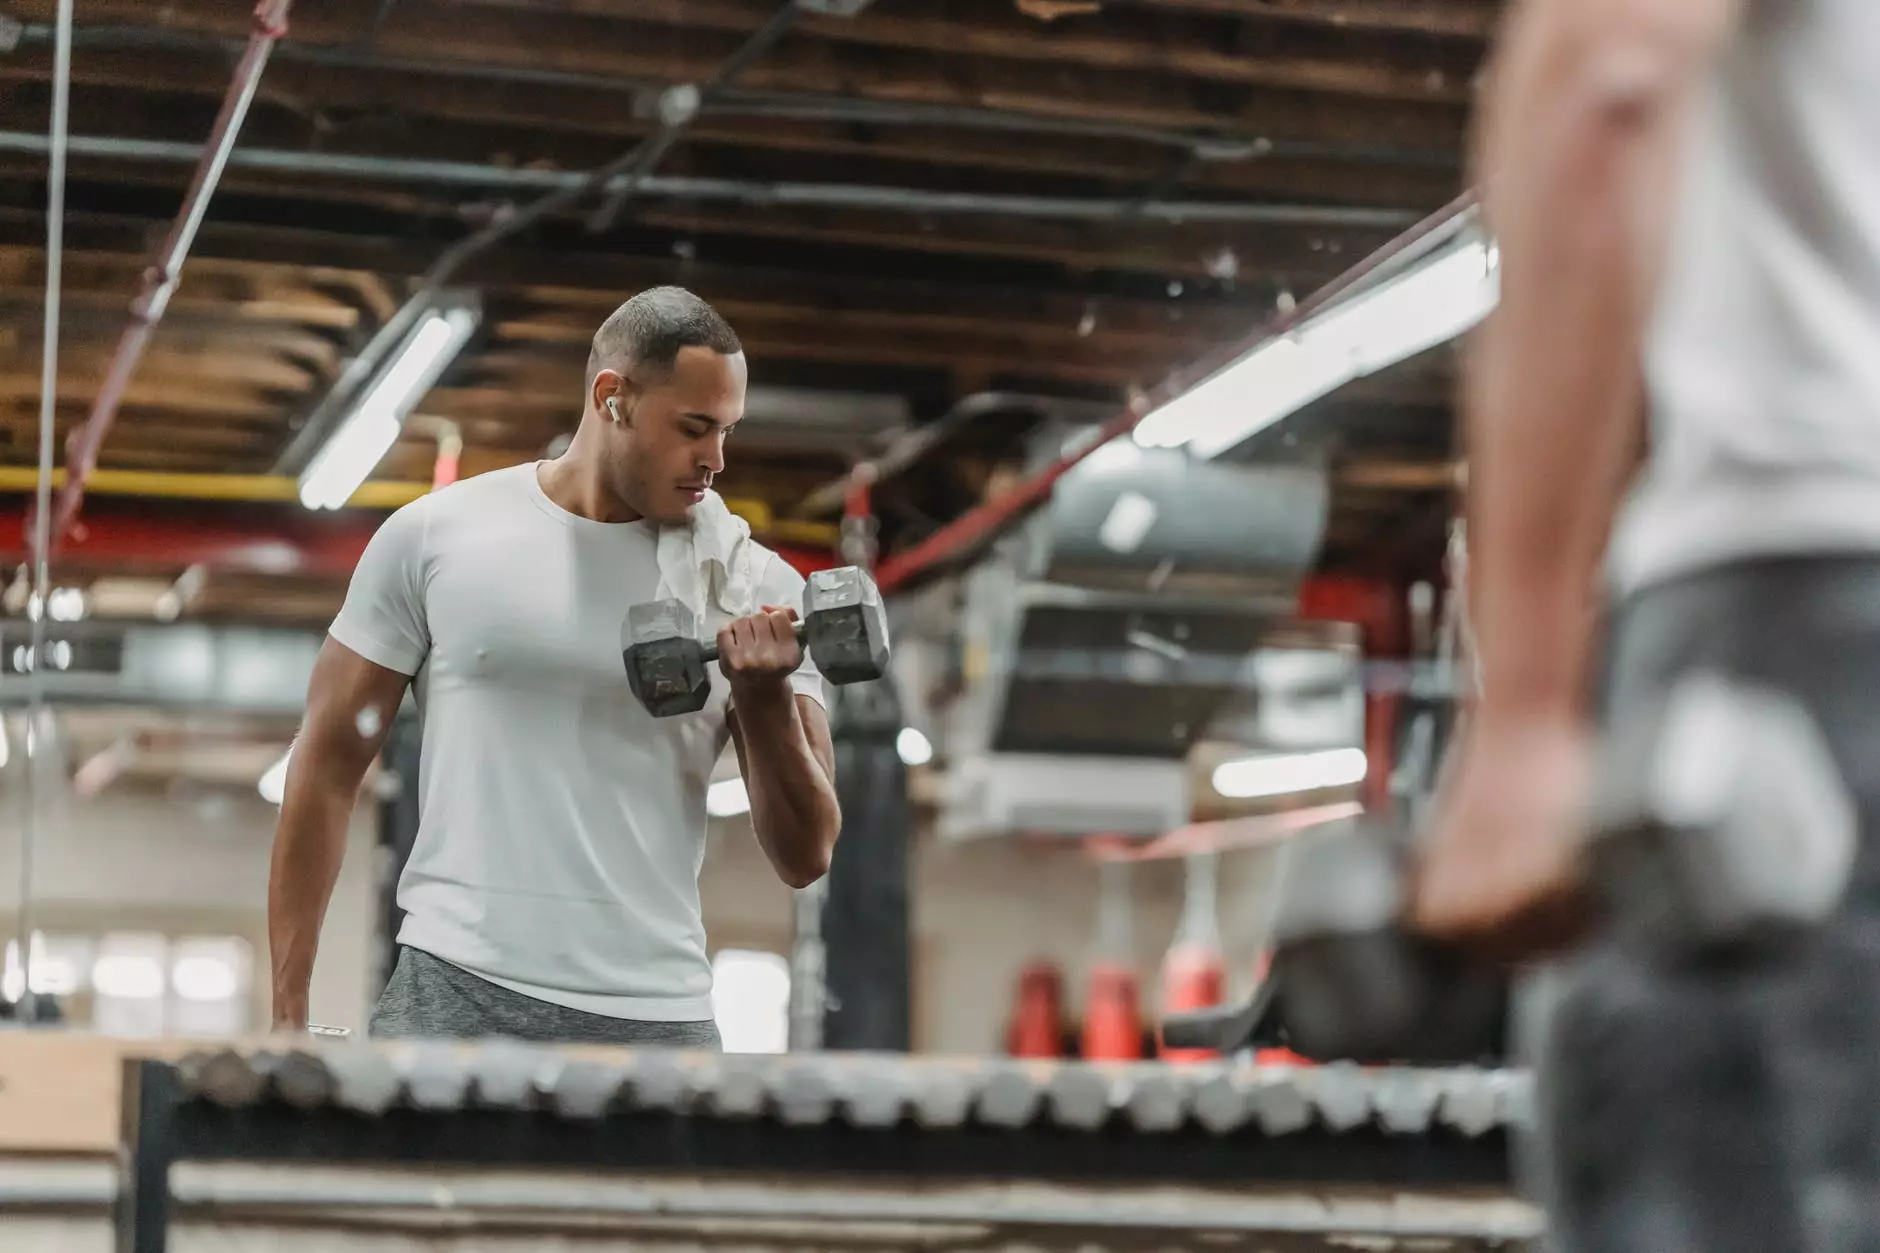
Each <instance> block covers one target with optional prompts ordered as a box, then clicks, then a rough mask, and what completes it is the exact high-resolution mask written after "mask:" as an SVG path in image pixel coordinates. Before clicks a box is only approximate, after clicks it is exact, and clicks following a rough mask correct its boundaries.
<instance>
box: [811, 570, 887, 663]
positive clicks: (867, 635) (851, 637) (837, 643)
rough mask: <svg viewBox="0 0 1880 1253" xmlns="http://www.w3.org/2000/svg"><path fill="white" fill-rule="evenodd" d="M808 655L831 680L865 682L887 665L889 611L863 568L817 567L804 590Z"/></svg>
mask: <svg viewBox="0 0 1880 1253" xmlns="http://www.w3.org/2000/svg"><path fill="white" fill-rule="evenodd" d="M803 620H804V622H805V624H806V627H807V629H806V631H805V634H806V635H807V637H808V642H809V655H810V656H811V657H813V658H815V660H816V668H817V669H818V670H820V671H822V673H823V677H824V678H826V679H828V680H829V681H830V682H831V683H834V684H836V685H837V686H841V685H843V684H847V683H866V682H868V681H869V680H871V679H879V678H880V677H881V676H882V675H883V674H884V673H886V672H887V669H888V611H887V607H886V606H884V605H883V604H882V603H881V592H880V591H879V590H878V589H877V588H876V587H875V582H874V580H873V579H871V578H869V577H868V575H867V573H866V572H865V571H863V570H862V569H861V567H859V566H842V567H840V568H838V569H835V570H818V571H816V572H815V573H813V574H811V575H810V576H809V586H808V587H806V588H804V589H803Z"/></svg>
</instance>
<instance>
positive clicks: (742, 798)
mask: <svg viewBox="0 0 1880 1253" xmlns="http://www.w3.org/2000/svg"><path fill="white" fill-rule="evenodd" d="M750 809H751V797H750V793H748V792H746V791H745V790H744V780H743V779H720V780H719V781H718V782H716V783H714V784H712V785H711V786H710V787H709V788H706V789H705V812H706V813H708V814H710V815H711V816H712V817H714V818H735V817H737V816H738V815H739V814H743V813H749V812H750Z"/></svg>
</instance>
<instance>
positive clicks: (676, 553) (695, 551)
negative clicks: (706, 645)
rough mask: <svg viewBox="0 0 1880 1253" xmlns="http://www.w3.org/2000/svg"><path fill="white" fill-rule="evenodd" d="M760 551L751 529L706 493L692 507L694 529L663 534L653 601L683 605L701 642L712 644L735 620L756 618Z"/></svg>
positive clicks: (721, 500) (665, 530)
mask: <svg viewBox="0 0 1880 1253" xmlns="http://www.w3.org/2000/svg"><path fill="white" fill-rule="evenodd" d="M756 549H757V545H756V543H755V542H754V541H753V540H752V539H751V528H750V526H749V524H748V523H746V522H745V521H744V519H743V518H740V517H738V516H737V515H736V514H734V513H732V512H731V510H730V509H728V508H726V507H725V502H724V498H723V497H721V496H719V495H718V493H717V492H714V491H711V490H709V489H708V490H707V491H706V493H705V499H704V500H702V501H700V502H699V503H698V504H696V505H694V506H692V522H691V525H690V526H669V527H663V528H661V530H660V533H659V555H658V561H659V588H658V590H657V591H656V592H655V593H654V598H655V599H658V600H665V599H667V598H671V599H674V600H677V601H679V602H680V603H681V604H683V605H685V607H686V608H688V609H690V610H691V611H692V614H693V616H694V617H695V618H696V619H697V621H698V624H699V636H700V638H701V639H709V638H711V637H712V636H713V635H715V634H717V632H718V628H719V627H721V626H723V625H724V624H725V623H727V622H729V621H731V620H732V619H733V618H743V617H748V616H749V615H751V614H754V613H756V612H757V552H756Z"/></svg>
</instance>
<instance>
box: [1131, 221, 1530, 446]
mask: <svg viewBox="0 0 1880 1253" xmlns="http://www.w3.org/2000/svg"><path fill="white" fill-rule="evenodd" d="M1500 295H1501V264H1500V254H1499V253H1498V251H1497V250H1496V248H1495V246H1494V244H1493V243H1492V242H1490V241H1488V240H1487V239H1485V238H1483V237H1482V236H1481V235H1480V234H1479V233H1477V232H1476V231H1473V230H1471V231H1469V232H1468V233H1466V234H1465V235H1464V236H1463V238H1462V239H1461V240H1460V241H1459V242H1457V243H1454V244H1452V245H1450V246H1449V247H1447V248H1445V249H1443V250H1442V251H1440V252H1436V253H1433V254H1431V256H1429V257H1428V258H1427V259H1425V260H1424V261H1423V262H1421V263H1420V264H1418V265H1417V266H1416V267H1415V268H1413V269H1411V270H1410V271H1409V272H1408V273H1405V274H1403V275H1400V276H1398V277H1397V278H1394V279H1391V280H1390V281H1389V282H1387V283H1384V284H1383V285H1381V286H1379V287H1377V288H1376V289H1374V290H1372V291H1368V292H1365V293H1364V294H1362V295H1359V296H1357V297H1355V298H1353V299H1351V300H1350V301H1348V302H1346V303H1344V304H1335V305H1333V307H1332V308H1330V309H1329V310H1327V311H1326V312H1324V313H1322V314H1319V315H1318V316H1317V317H1314V318H1312V319H1311V320H1309V321H1307V322H1306V323H1305V324H1304V325H1302V326H1299V327H1297V328H1295V329H1294V330H1293V331H1292V332H1290V333H1289V334H1286V335H1283V336H1281V337H1280V338H1278V339H1274V340H1270V341H1268V342H1267V343H1264V344H1262V345H1260V346H1259V347H1258V348H1255V349H1254V350H1253V351H1251V352H1249V353H1247V354H1246V355H1245V356H1243V357H1241V358H1240V359H1239V360H1238V361H1235V362H1234V363H1233V364H1232V365H1229V366H1228V367H1226V368H1225V369H1223V370H1222V371H1221V372H1220V373H1218V374H1216V375H1214V376H1213V377H1212V378H1209V379H1207V380H1206V381H1205V382H1203V383H1201V384H1200V385H1198V386H1196V387H1193V388H1191V389H1189V390H1188V391H1186V392H1184V393H1182V394H1181V395H1180V396H1177V397H1176V398H1175V399H1174V400H1171V401H1170V402H1169V403H1168V404H1166V405H1163V406H1162V407H1161V408H1160V409H1157V410H1156V411H1155V412H1154V413H1151V414H1150V415H1149V416H1148V417H1146V418H1144V419H1143V421H1142V424H1141V425H1140V426H1138V427H1137V428H1136V442H1137V443H1138V444H1141V445H1142V446H1143V447H1145V448H1180V447H1186V448H1187V449H1188V451H1189V452H1191V453H1193V454H1194V455H1195V456H1197V457H1203V458H1212V457H1218V456H1220V455H1221V454H1222V453H1224V452H1226V451H1227V450H1228V449H1230V448H1233V447H1235V446H1236V445H1238V444H1240V443H1242V442H1244V441H1245V440H1247V439H1250V438H1251V437H1253V436H1254V435H1257V434H1258V433H1259V432H1261V431H1263V430H1265V429H1266V428H1267V427H1269V426H1271V425H1273V424H1274V423H1275V422H1278V421H1279V420H1280V419H1282V418H1284V417H1286V416H1288V415H1289V414H1292V413H1296V412H1297V411H1298V410H1300V409H1302V408H1304V407H1305V406H1306V405H1309V404H1311V403H1312V402H1313V401H1315V400H1318V399H1319V398H1320V397H1323V396H1326V395H1329V394H1330V393H1332V392H1334V391H1336V390H1338V389H1339V388H1340V387H1343V386H1344V385H1345V384H1346V383H1349V382H1351V381H1352V380H1353V379H1359V378H1363V377H1364V376H1365V375H1368V374H1373V373H1375V372H1377V371H1378V370H1381V369H1383V368H1384V367H1385V366H1389V365H1394V364H1396V363H1397V362H1399V361H1402V360H1405V359H1406V358H1409V357H1414V356H1415V355H1416V354H1418V353H1420V352H1423V351H1426V350H1427V349H1430V348H1434V347H1436V345H1438V344H1441V343H1446V342H1448V341H1449V340H1452V339H1455V338H1456V337H1457V336H1459V335H1461V334H1462V333H1463V332H1465V331H1467V330H1468V329H1469V328H1470V327H1472V326H1474V325H1475V324H1476V323H1478V322H1480V321H1481V320H1482V319H1483V318H1485V317H1487V316H1488V313H1489V311H1490V310H1492V309H1493V308H1494V307H1495V303H1496V301H1497V300H1499V299H1500Z"/></svg>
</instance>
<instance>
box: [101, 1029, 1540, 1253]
mask: <svg viewBox="0 0 1880 1253" xmlns="http://www.w3.org/2000/svg"><path fill="white" fill-rule="evenodd" d="M388 1050H389V1051H388ZM124 1078H125V1083H124V1096H123V1100H124V1110H123V1113H124V1121H123V1125H124V1135H125V1147H124V1152H123V1155H122V1157H121V1161H120V1171H121V1177H120V1181H119V1189H118V1197H117V1207H118V1208H117V1216H116V1228H117V1249H118V1250H119V1253H165V1251H166V1248H167V1242H168V1230H169V1222H170V1209H171V1190H170V1184H169V1176H170V1167H171V1166H172V1165H174V1164H176V1163H178V1162H245V1163H263V1162H267V1163H284V1162H292V1163H302V1164H320V1163H324V1164H328V1165H332V1164H345V1165H355V1164H362V1163H385V1164H398V1165H405V1164H413V1165H415V1164H427V1165H435V1166H459V1167H470V1166H476V1167H492V1166H507V1167H514V1168H525V1167H526V1168H530V1169H534V1170H543V1169H548V1170H573V1171H581V1172H620V1173H622V1174H630V1175H637V1176H640V1177H642V1178H659V1177H661V1176H671V1175H692V1176H698V1175H701V1174H702V1175H709V1176H719V1175H723V1176H726V1177H731V1178H736V1177H739V1176H745V1177H756V1176H759V1175H761V1176H765V1177H768V1178H770V1179H772V1180H774V1179H776V1178H777V1177H778V1175H779V1173H780V1172H781V1173H783V1174H785V1175H787V1176H789V1177H791V1178H793V1179H798V1180H800V1181H801V1182H800V1184H797V1185H792V1186H791V1189H788V1190H786V1191H785V1192H782V1193H779V1194H778V1195H779V1196H784V1197H787V1196H789V1195H791V1193H792V1192H794V1190H795V1189H797V1188H800V1187H806V1186H811V1185H813V1183H814V1182H815V1181H816V1180H817V1179H836V1178H840V1179H857V1178H872V1179H875V1180H879V1181H891V1180H894V1179H900V1180H907V1181H918V1182H921V1183H924V1184H931V1183H934V1182H935V1181H947V1180H982V1181H983V1180H999V1181H1014V1180H1017V1181H1026V1182H1050V1183H1064V1184H1094V1185H1098V1186H1099V1187H1100V1188H1101V1189H1102V1190H1104V1191H1108V1190H1110V1189H1113V1188H1116V1187H1134V1188H1141V1187H1144V1186H1147V1187H1151V1188H1153V1187H1158V1186H1160V1187H1166V1186H1168V1185H1188V1186H1192V1187H1198V1186H1206V1185H1213V1186H1217V1187H1223V1188H1234V1187H1244V1186H1250V1185H1259V1186H1263V1187H1264V1186H1268V1185H1272V1186H1280V1187H1284V1186H1286V1185H1298V1186H1307V1185H1311V1186H1331V1185H1354V1186H1368V1187H1373V1188H1379V1187H1381V1188H1384V1189H1404V1190H1410V1189H1429V1190H1435V1191H1444V1192H1446V1191H1450V1190H1454V1189H1463V1190H1465V1191H1466V1192H1468V1193H1471V1194H1474V1195H1482V1194H1483V1193H1484V1190H1496V1189H1504V1188H1505V1187H1506V1185H1507V1183H1508V1177H1509V1169H1508V1131H1509V1128H1510V1127H1511V1126H1514V1125H1518V1124H1519V1123H1520V1121H1521V1119H1522V1118H1523V1117H1524V1110H1525V1106H1526V1101H1527V1088H1526V1082H1525V1078H1524V1077H1523V1076H1521V1075H1518V1074H1514V1073H1509V1072H1497V1071H1409V1070H1360V1069H1358V1068H1356V1067H1346V1066H1331V1067H1320V1068H1307V1069H1289V1068H1275V1067H1267V1068H1255V1067H1250V1066H1244V1065H1239V1066H1230V1065H1226V1064H1223V1065H1219V1066H1190V1067H1181V1068H1174V1067H1167V1066H1162V1065H1158V1064H1154V1063H1149V1064H1141V1065H1132V1066H1098V1065H1084V1064H1079V1063H1051V1062H1046V1063H1012V1062H1002V1061H991V1060H988V1061H983V1062H981V1061H964V1060H957V1061H954V1060H948V1061H941V1060H925V1059H913V1058H904V1057H889V1056H885V1055H869V1054H794V1055H785V1056H782V1057H774V1058H752V1057H734V1056H718V1055H708V1054H690V1053H677V1052H672V1051H667V1050H579V1051H575V1050H568V1051H563V1050H555V1049H544V1048H525V1047H523V1046H520V1045H514V1044H506V1043H501V1042H496V1043H490V1044H480V1045H475V1046H471V1045H464V1046H454V1047H447V1046H443V1045H424V1046H418V1047H417V1048H416V1049H413V1048H412V1047H411V1046H402V1047H401V1046H373V1045H356V1044H355V1045H339V1046H334V1047H331V1048H327V1047H317V1046H310V1047H306V1048H304V1049H296V1050H294V1051H292V1052H291V1053H268V1052H249V1053H240V1052H233V1051H224V1052H221V1053H217V1054H214V1055H210V1054H198V1055H194V1056H191V1057H188V1058H185V1059H183V1060H182V1061H180V1062H177V1063H174V1064H173V1063H169V1062H162V1061H149V1060H133V1061H127V1062H126V1063H125V1076H124ZM914 1191H915V1190H912V1189H910V1190H909V1195H910V1199H909V1200H908V1201H907V1204H908V1205H915V1204H916V1200H917V1198H915V1197H913V1195H912V1194H913V1193H914ZM895 1195H899V1194H898V1193H896V1194H895ZM1235 1213H1240V1217H1235V1216H1234V1214H1235ZM1251 1213H1252V1211H1245V1212H1241V1211H1238V1210H1235V1209H1234V1208H1233V1207H1230V1209H1229V1211H1228V1216H1227V1217H1225V1218H1217V1219H1214V1220H1210V1221H1209V1222H1208V1223H1207V1226H1208V1228H1209V1229H1218V1228H1219V1224H1220V1223H1221V1222H1228V1223H1233V1222H1240V1221H1243V1220H1244V1221H1246V1222H1249V1223H1252V1222H1254V1219H1253V1218H1252V1217H1249V1216H1248V1215H1250V1214H1251ZM909 1215H910V1216H911V1217H919V1215H917V1214H915V1213H914V1212H913V1211H912V1210H910V1211H909ZM931 1216H932V1215H929V1217H931ZM953 1217H954V1218H955V1219H956V1220H957V1218H958V1217H959V1216H958V1215H957V1214H956V1215H954V1216H953ZM985 1217H987V1218H990V1219H992V1220H994V1221H997V1220H998V1219H999V1215H997V1214H992V1215H987V1216H985ZM1020 1221H1032V1222H1045V1221H1047V1219H1046V1218H1042V1217H1037V1216H1034V1217H1032V1218H1031V1219H1029V1220H1023V1219H1021V1220H1020ZM1087 1221H1093V1222H1095V1223H1096V1224H1097V1225H1102V1222H1103V1221H1104V1220H1102V1219H1101V1218H1100V1217H1097V1216H1096V1215H1095V1213H1094V1211H1093V1212H1092V1214H1091V1215H1090V1216H1089V1217H1088V1219H1087ZM1123 1221H1125V1222H1127V1221H1132V1220H1129V1219H1127V1218H1125V1219H1124V1220H1123ZM1184 1221H1189V1222H1197V1223H1198V1222H1199V1221H1200V1220H1199V1219H1198V1218H1192V1217H1190V1218H1187V1219H1185V1220H1184ZM1289 1221H1296V1220H1289ZM1425 1221H1426V1222H1427V1221H1429V1220H1425ZM1472 1221H1474V1222H1475V1223H1476V1226H1477V1228H1478V1229H1471V1230H1457V1231H1454V1232H1453V1233H1450V1232H1448V1231H1446V1230H1415V1229H1402V1228H1397V1229H1393V1230H1394V1232H1395V1234H1400V1235H1415V1234H1423V1235H1438V1234H1455V1235H1458V1236H1465V1237H1468V1238H1472V1239H1476V1240H1480V1241H1482V1242H1483V1243H1484V1247H1486V1246H1487V1245H1496V1244H1499V1243H1500V1242H1502V1241H1519V1240H1521V1239H1524V1238H1526V1237H1528V1236H1530V1235H1532V1234H1533V1233H1532V1232H1531V1231H1522V1230H1517V1229H1511V1228H1510V1227H1509V1223H1508V1220H1507V1219H1506V1217H1505V1215H1504V1216H1503V1217H1502V1218H1499V1219H1497V1220H1495V1222H1494V1223H1491V1224H1489V1227H1486V1228H1484V1227H1482V1221H1483V1220H1479V1219H1478V1220H1472ZM1465 1225H1467V1224H1465ZM1520 1225H1521V1223H1520V1222H1519V1221H1516V1222H1515V1223H1514V1224H1513V1226H1514V1228H1518V1227H1520ZM1437 1226H1438V1227H1439V1228H1442V1227H1444V1224H1443V1223H1441V1222H1438V1223H1437ZM1491 1228H1492V1229H1491ZM1249 1229H1253V1228H1249ZM1301 1230H1304V1229H1301ZM1328 1233H1329V1229H1328Z"/></svg>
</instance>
